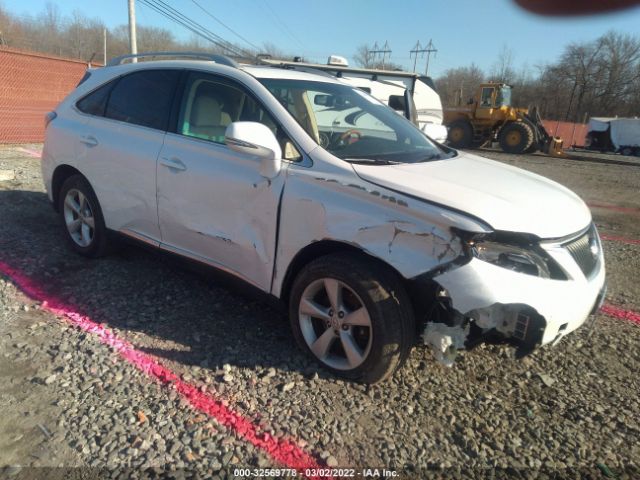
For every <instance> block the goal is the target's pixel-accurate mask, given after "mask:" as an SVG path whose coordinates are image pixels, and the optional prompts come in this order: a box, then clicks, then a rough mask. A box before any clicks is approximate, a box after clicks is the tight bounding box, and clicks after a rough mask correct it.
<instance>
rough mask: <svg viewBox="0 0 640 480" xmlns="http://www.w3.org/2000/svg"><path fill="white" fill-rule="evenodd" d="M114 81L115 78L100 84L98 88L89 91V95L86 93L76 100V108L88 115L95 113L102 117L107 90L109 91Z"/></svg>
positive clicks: (107, 95) (105, 104)
mask: <svg viewBox="0 0 640 480" xmlns="http://www.w3.org/2000/svg"><path fill="white" fill-rule="evenodd" d="M114 83H115V80H113V81H111V82H109V83H107V84H105V85H103V86H101V87H100V88H98V89H96V90H94V91H93V92H91V93H90V94H89V95H86V96H85V97H83V98H81V99H80V100H78V102H77V103H76V107H78V110H80V111H81V112H82V113H86V114H88V115H97V116H100V117H102V116H103V115H104V111H105V109H106V107H107V100H108V98H109V92H111V89H112V88H113V85H114Z"/></svg>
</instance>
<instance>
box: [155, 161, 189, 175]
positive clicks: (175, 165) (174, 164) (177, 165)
mask: <svg viewBox="0 0 640 480" xmlns="http://www.w3.org/2000/svg"><path fill="white" fill-rule="evenodd" d="M160 165H162V166H164V167H167V168H170V169H172V170H179V171H181V172H182V171H184V170H186V169H187V166H186V165H185V164H184V163H182V161H181V160H180V159H179V158H176V157H172V158H166V157H162V158H161V159H160Z"/></svg>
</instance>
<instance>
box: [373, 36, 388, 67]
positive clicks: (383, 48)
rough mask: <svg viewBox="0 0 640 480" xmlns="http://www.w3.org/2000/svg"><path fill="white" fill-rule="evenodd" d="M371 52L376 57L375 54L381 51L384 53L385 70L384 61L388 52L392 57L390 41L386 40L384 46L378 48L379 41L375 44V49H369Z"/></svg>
mask: <svg viewBox="0 0 640 480" xmlns="http://www.w3.org/2000/svg"><path fill="white" fill-rule="evenodd" d="M369 53H373V55H374V59H375V56H376V55H377V54H379V53H381V54H382V70H384V63H385V60H386V57H387V53H388V54H389V58H391V50H389V42H388V41H386V40H385V42H384V46H383V47H382V49H378V42H376V43H375V44H374V45H373V50H369Z"/></svg>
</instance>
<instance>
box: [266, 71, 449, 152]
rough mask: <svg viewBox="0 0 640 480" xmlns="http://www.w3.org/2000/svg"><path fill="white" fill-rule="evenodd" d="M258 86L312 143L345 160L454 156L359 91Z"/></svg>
mask: <svg viewBox="0 0 640 480" xmlns="http://www.w3.org/2000/svg"><path fill="white" fill-rule="evenodd" d="M261 82H262V84H263V85H264V86H265V87H267V89H268V90H269V91H270V92H271V93H272V94H273V95H274V96H275V97H276V98H277V99H278V101H280V103H281V104H282V105H284V107H285V108H286V109H287V110H288V111H289V113H291V115H293V117H294V118H295V119H296V121H297V122H298V123H299V124H300V125H301V126H302V128H304V129H305V130H306V131H307V133H309V135H310V136H311V138H313V139H315V141H316V142H317V143H318V144H320V145H321V146H322V147H323V148H325V149H326V150H328V151H329V152H331V153H332V154H333V155H335V156H336V157H339V158H341V159H343V160H347V161H373V162H377V163H415V162H424V161H428V160H437V159H441V158H446V157H449V156H451V155H452V154H453V153H451V151H450V150H448V149H447V150H444V149H442V148H440V147H439V146H437V145H436V144H434V143H433V142H431V141H430V140H429V139H428V138H427V137H426V136H425V135H424V134H423V133H422V132H421V131H420V130H418V129H417V128H416V127H415V126H414V125H413V124H412V123H411V122H409V121H408V120H406V119H405V118H404V117H402V116H401V115H399V114H397V113H396V112H394V111H393V110H391V109H390V108H389V107H387V106H386V105H384V104H383V103H380V102H379V101H378V100H376V99H374V98H373V97H371V96H370V95H368V94H366V93H365V92H363V91H361V90H359V89H357V88H352V87H350V86H348V85H339V84H334V83H325V82H313V81H303V80H290V79H271V78H269V79H261Z"/></svg>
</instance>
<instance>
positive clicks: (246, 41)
mask: <svg viewBox="0 0 640 480" xmlns="http://www.w3.org/2000/svg"><path fill="white" fill-rule="evenodd" d="M191 1H192V2H193V3H195V4H196V6H197V7H198V8H199V9H200V10H202V11H203V12H204V13H206V14H207V15H208V16H210V17H211V18H213V19H214V20H215V21H216V22H218V23H219V24H220V25H222V26H223V27H224V28H226V29H227V30H229V31H230V32H231V33H233V34H234V35H235V36H236V37H238V38H239V39H241V40H243V41H244V42H245V43H246V44H247V45H250V46H252V47H253V48H255V49H256V51H258V52H259V51H260V47H258V46H257V45H256V44H255V43H251V42H250V41H249V40H247V39H246V38H244V37H243V36H242V35H240V34H239V33H238V32H236V31H235V30H233V29H232V28H231V27H229V26H227V25H225V24H224V23H223V22H222V20H220V19H218V17H216V16H215V15H213V14H212V13H211V12H209V11H208V10H207V9H205V8H204V7H203V6H202V5H200V4H199V3H198V2H196V0H191Z"/></svg>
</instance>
